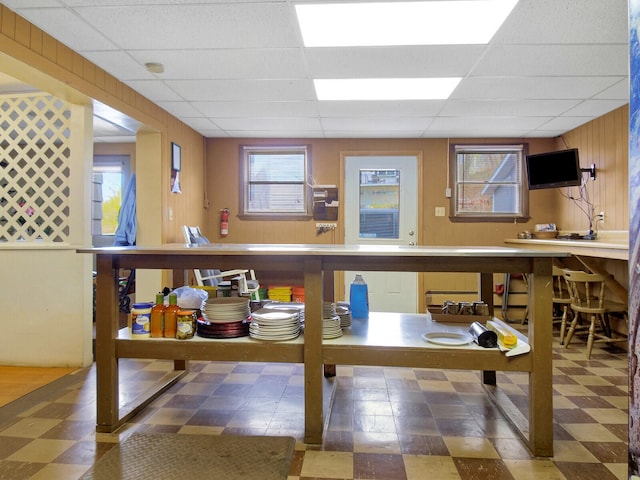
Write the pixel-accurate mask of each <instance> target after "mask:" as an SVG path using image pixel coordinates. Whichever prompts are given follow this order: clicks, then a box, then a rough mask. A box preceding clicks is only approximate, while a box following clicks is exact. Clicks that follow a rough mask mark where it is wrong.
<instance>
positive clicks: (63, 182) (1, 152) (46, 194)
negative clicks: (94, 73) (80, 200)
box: [0, 95, 71, 242]
mask: <svg viewBox="0 0 640 480" xmlns="http://www.w3.org/2000/svg"><path fill="white" fill-rule="evenodd" d="M70 117H71V112H70V109H69V105H68V104H66V103H65V102H63V101H61V100H59V99H57V98H54V97H50V96H37V95H25V96H12V97H11V98H8V97H0V242H14V241H23V240H42V241H47V242H66V241H68V240H69V171H70V168H69V156H70V148H69V134H70V126H69V122H70Z"/></svg>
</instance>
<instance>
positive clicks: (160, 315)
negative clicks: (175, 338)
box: [151, 293, 167, 338]
mask: <svg viewBox="0 0 640 480" xmlns="http://www.w3.org/2000/svg"><path fill="white" fill-rule="evenodd" d="M166 308H167V307H165V306H164V295H162V294H161V293H159V294H157V295H156V304H155V305H154V306H153V307H151V336H152V337H153V338H158V337H163V336H164V311H165V310H166Z"/></svg>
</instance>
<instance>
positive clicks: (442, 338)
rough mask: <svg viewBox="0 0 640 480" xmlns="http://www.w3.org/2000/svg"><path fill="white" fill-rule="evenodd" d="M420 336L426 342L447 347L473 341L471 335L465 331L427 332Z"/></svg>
mask: <svg viewBox="0 0 640 480" xmlns="http://www.w3.org/2000/svg"><path fill="white" fill-rule="evenodd" d="M422 338H423V339H425V340H426V341H427V342H430V343H435V344H436V345H446V346H448V347H453V346H459V345H467V344H468V343H471V342H473V338H472V337H471V335H467V334H466V333H450V332H427V333H423V334H422Z"/></svg>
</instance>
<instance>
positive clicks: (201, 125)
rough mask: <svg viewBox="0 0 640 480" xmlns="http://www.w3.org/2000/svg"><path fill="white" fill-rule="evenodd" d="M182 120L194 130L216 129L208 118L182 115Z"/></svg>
mask: <svg viewBox="0 0 640 480" xmlns="http://www.w3.org/2000/svg"><path fill="white" fill-rule="evenodd" d="M182 121H183V122H184V123H186V124H187V125H189V126H190V127H191V128H193V129H194V130H198V131H199V130H216V129H217V126H216V125H215V124H214V123H213V122H212V121H211V120H209V119H208V118H203V117H199V118H194V117H187V116H185V117H182Z"/></svg>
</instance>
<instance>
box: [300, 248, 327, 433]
mask: <svg viewBox="0 0 640 480" xmlns="http://www.w3.org/2000/svg"><path fill="white" fill-rule="evenodd" d="M304 263H305V272H304V292H305V298H304V309H305V311H304V426H305V436H304V441H305V443H308V444H321V443H322V429H323V425H324V415H323V409H322V304H323V295H322V276H323V275H322V262H321V260H320V259H319V258H313V257H311V258H308V259H305V262H304Z"/></svg>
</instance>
